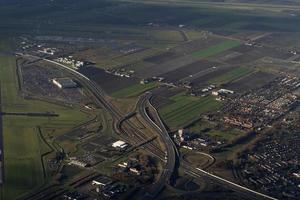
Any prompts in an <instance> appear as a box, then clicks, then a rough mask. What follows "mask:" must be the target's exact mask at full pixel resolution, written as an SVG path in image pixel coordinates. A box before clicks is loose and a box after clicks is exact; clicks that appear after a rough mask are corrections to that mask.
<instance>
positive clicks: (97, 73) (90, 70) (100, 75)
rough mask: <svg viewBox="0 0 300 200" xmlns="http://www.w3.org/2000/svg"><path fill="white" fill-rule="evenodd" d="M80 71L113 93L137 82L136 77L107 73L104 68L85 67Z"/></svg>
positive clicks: (106, 90)
mask: <svg viewBox="0 0 300 200" xmlns="http://www.w3.org/2000/svg"><path fill="white" fill-rule="evenodd" d="M79 72H80V73H82V74H84V75H85V76H87V77H89V78H90V79H92V80H93V81H95V82H96V83H97V84H99V85H101V87H102V88H103V89H104V91H105V92H107V93H108V94H112V93H114V92H117V91H118V90H122V89H124V88H127V87H130V86H132V85H135V84H137V83H138V82H139V81H138V79H136V78H125V77H120V76H115V75H112V74H108V73H106V72H105V71H104V70H103V69H99V68H96V67H85V68H82V69H80V70H79Z"/></svg>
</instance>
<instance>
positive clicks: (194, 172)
mask: <svg viewBox="0 0 300 200" xmlns="http://www.w3.org/2000/svg"><path fill="white" fill-rule="evenodd" d="M27 56H30V55H27ZM31 57H35V56H31ZM36 58H39V57H36ZM39 59H40V58H39ZM43 60H45V61H48V62H51V63H53V64H56V65H58V66H61V67H63V68H64V69H65V70H68V71H69V72H71V73H72V74H73V75H75V76H76V77H77V78H78V79H80V80H81V83H82V84H83V85H85V86H86V87H87V88H88V89H89V90H90V91H91V92H92V93H93V94H94V96H95V97H96V99H97V101H98V102H99V103H101V105H102V106H103V107H104V108H105V109H106V110H107V111H108V112H110V113H111V115H112V117H113V118H114V119H115V126H114V127H115V129H116V131H118V132H121V133H126V132H127V131H126V130H124V129H123V130H122V129H121V130H120V127H118V124H119V126H120V123H118V121H122V120H123V118H124V117H122V115H121V114H120V113H119V112H118V111H117V110H115V108H114V107H113V106H112V105H111V104H110V103H109V102H108V101H107V100H106V99H105V94H104V92H103V91H102V90H101V89H100V88H99V86H98V85H97V84H96V83H94V82H93V81H92V80H90V79H89V78H87V77H85V76H84V75H82V74H80V73H79V72H77V71H75V70H72V69H70V68H68V67H66V66H64V65H62V64H60V63H57V62H54V61H51V60H48V59H43ZM150 97H151V94H148V95H146V96H145V97H142V99H141V100H140V102H139V104H138V109H139V112H140V114H141V115H142V116H143V118H144V119H147V121H148V123H149V124H150V125H151V126H152V127H153V128H155V130H156V131H157V133H158V134H159V135H160V136H161V137H162V139H163V141H164V142H165V146H166V147H167V151H166V152H167V155H166V156H167V157H166V158H167V159H166V165H165V169H164V171H163V173H162V175H161V177H160V179H159V181H158V182H157V183H156V184H155V185H154V186H153V188H154V189H153V190H154V191H152V190H151V191H149V192H147V193H146V194H145V195H144V197H143V199H154V198H155V197H156V196H157V195H158V194H159V192H160V191H161V190H162V189H163V187H164V186H165V184H166V183H168V182H169V181H170V179H171V177H172V173H173V171H174V169H175V164H174V163H176V151H177V150H175V148H176V147H174V143H173V141H172V139H171V138H170V137H169V134H168V132H167V130H165V128H164V126H162V127H159V126H158V125H157V124H155V123H154V122H153V121H152V120H151V119H150V117H149V116H148V114H147V112H145V106H146V104H147V103H148V102H149V98H150ZM150 106H151V105H150ZM160 121H161V120H160ZM125 123H126V125H127V128H126V129H129V131H134V136H137V137H138V138H137V140H138V141H143V140H144V138H143V137H142V136H141V135H138V134H142V133H140V131H139V130H134V129H135V128H134V127H133V124H131V123H128V122H126V120H125ZM160 123H162V122H160ZM160 126H161V125H160ZM156 148H157V147H155V146H154V145H153V144H147V145H146V146H145V149H146V150H148V151H149V152H152V153H153V154H154V155H156V156H157V157H159V158H162V156H164V155H162V153H163V152H162V151H160V150H157V149H156ZM180 166H181V167H182V168H183V169H184V170H185V171H186V172H187V173H189V174H190V175H191V176H193V177H195V178H199V177H202V178H203V177H204V178H207V179H209V180H211V181H213V183H215V184H218V185H221V186H223V187H226V188H228V189H231V190H233V191H236V192H238V193H240V194H241V195H242V196H245V197H247V198H249V199H270V200H276V198H273V197H270V196H268V195H264V194H262V193H259V192H256V191H253V190H250V189H248V188H246V187H243V186H240V185H238V184H235V183H233V182H230V181H228V180H226V179H223V178H220V177H218V176H216V175H214V174H212V173H209V172H207V171H204V170H201V169H197V168H193V167H191V166H190V165H189V164H188V163H185V162H184V161H181V163H180Z"/></svg>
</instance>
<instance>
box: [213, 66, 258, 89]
mask: <svg viewBox="0 0 300 200" xmlns="http://www.w3.org/2000/svg"><path fill="white" fill-rule="evenodd" d="M252 72H253V69H250V68H246V67H238V68H235V69H233V70H231V71H229V72H227V73H225V74H222V75H220V76H218V77H216V78H214V79H211V80H209V81H208V83H209V84H217V85H220V84H224V83H228V82H232V81H235V80H237V79H239V78H242V77H243V76H246V75H248V74H250V73H252Z"/></svg>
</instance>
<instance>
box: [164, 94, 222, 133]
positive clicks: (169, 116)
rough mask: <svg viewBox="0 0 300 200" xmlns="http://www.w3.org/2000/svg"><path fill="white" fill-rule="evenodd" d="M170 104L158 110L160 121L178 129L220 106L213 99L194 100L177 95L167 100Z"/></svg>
mask: <svg viewBox="0 0 300 200" xmlns="http://www.w3.org/2000/svg"><path fill="white" fill-rule="evenodd" d="M169 99H170V100H171V102H170V103H168V104H167V105H164V106H163V107H162V108H160V109H159V113H160V115H161V117H162V119H163V120H164V121H165V122H166V123H167V124H168V126H170V127H172V128H179V127H182V126H184V125H186V124H187V123H189V122H192V121H193V120H195V119H196V118H197V117H199V116H200V114H203V113H205V112H209V111H213V110H216V109H217V108H219V106H221V104H220V102H218V101H215V99H214V98H213V97H210V96H208V97H203V98H195V97H190V96H186V95H184V94H177V95H175V96H172V97H170V98H169Z"/></svg>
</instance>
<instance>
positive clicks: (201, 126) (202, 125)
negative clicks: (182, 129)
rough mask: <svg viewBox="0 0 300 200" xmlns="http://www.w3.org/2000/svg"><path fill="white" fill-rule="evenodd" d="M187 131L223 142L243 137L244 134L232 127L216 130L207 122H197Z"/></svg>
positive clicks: (213, 125)
mask: <svg viewBox="0 0 300 200" xmlns="http://www.w3.org/2000/svg"><path fill="white" fill-rule="evenodd" d="M189 130H190V131H192V132H194V133H199V132H200V133H202V132H204V133H205V134H208V135H209V136H211V137H213V138H216V139H217V140H225V141H227V142H230V141H233V140H235V139H236V138H238V137H241V136H244V135H245V133H244V132H243V131H241V130H238V129H236V128H232V127H223V128H222V129H220V128H217V127H216V126H215V124H212V123H209V122H207V121H199V122H197V123H195V124H194V125H193V126H191V127H189Z"/></svg>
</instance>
